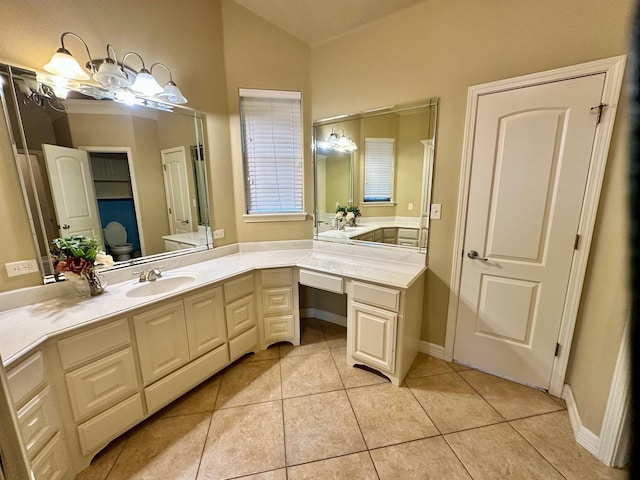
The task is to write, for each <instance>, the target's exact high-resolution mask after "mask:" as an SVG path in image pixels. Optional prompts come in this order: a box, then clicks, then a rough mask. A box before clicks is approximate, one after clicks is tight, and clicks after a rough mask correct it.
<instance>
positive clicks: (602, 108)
mask: <svg viewBox="0 0 640 480" xmlns="http://www.w3.org/2000/svg"><path fill="white" fill-rule="evenodd" d="M606 106H607V104H606V103H602V102H600V105H597V106H595V107H591V108H590V109H589V110H591V111H592V112H595V111H596V110H597V114H598V117H597V118H596V125H598V124H600V120H601V119H602V111H603V110H604V107H606Z"/></svg>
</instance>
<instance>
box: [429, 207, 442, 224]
mask: <svg viewBox="0 0 640 480" xmlns="http://www.w3.org/2000/svg"><path fill="white" fill-rule="evenodd" d="M441 215H442V204H441V203H432V204H431V215H429V216H430V217H431V220H440V216H441Z"/></svg>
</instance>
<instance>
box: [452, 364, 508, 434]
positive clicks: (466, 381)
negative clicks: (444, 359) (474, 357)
mask: <svg viewBox="0 0 640 480" xmlns="http://www.w3.org/2000/svg"><path fill="white" fill-rule="evenodd" d="M464 371H465V372H466V371H468V370H464ZM474 371H479V370H474ZM456 375H458V377H460V378H461V379H462V381H463V382H464V383H466V384H467V385H469V387H470V388H471V390H473V391H474V392H476V393H477V394H478V396H479V397H480V398H482V400H484V401H485V403H486V404H487V405H489V407H490V408H491V409H492V410H493V411H494V412H496V414H497V415H498V416H499V417H500V418H504V421H505V422H508V420H507V419H506V418H505V416H504V415H502V414H501V413H500V412H499V411H498V409H497V408H496V407H495V406H494V405H493V403H491V402H490V401H489V400H487V399H486V398H485V396H484V395H482V393H481V392H480V391H479V390H478V389H477V388H476V387H474V386H473V385H472V384H471V382H469V381H468V380H467V379H466V378H464V377H463V376H462V375H460V374H459V373H458V372H456Z"/></svg>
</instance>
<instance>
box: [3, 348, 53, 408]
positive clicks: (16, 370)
mask: <svg viewBox="0 0 640 480" xmlns="http://www.w3.org/2000/svg"><path fill="white" fill-rule="evenodd" d="M7 381H8V383H9V391H10V392H11V397H12V398H13V403H14V405H15V406H16V407H19V406H21V405H22V404H23V403H24V402H26V401H27V400H28V399H29V398H31V397H32V396H33V394H34V393H35V392H37V391H38V390H39V389H40V387H42V386H43V385H44V384H45V383H46V377H45V373H44V359H43V358H42V353H41V352H37V353H36V354H34V355H31V356H30V357H29V358H27V359H26V360H24V361H23V362H20V364H18V365H17V366H16V367H13V368H12V369H11V370H9V372H8V373H7Z"/></svg>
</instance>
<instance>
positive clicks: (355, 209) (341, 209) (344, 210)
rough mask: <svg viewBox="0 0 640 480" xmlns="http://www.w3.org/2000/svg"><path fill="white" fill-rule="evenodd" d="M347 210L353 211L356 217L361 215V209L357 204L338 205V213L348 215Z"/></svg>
mask: <svg viewBox="0 0 640 480" xmlns="http://www.w3.org/2000/svg"><path fill="white" fill-rule="evenodd" d="M347 212H353V216H354V217H359V216H360V209H359V208H358V207H356V206H355V205H346V206H344V207H343V206H341V205H338V206H337V207H336V213H342V216H343V217H344V216H346V215H347Z"/></svg>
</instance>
